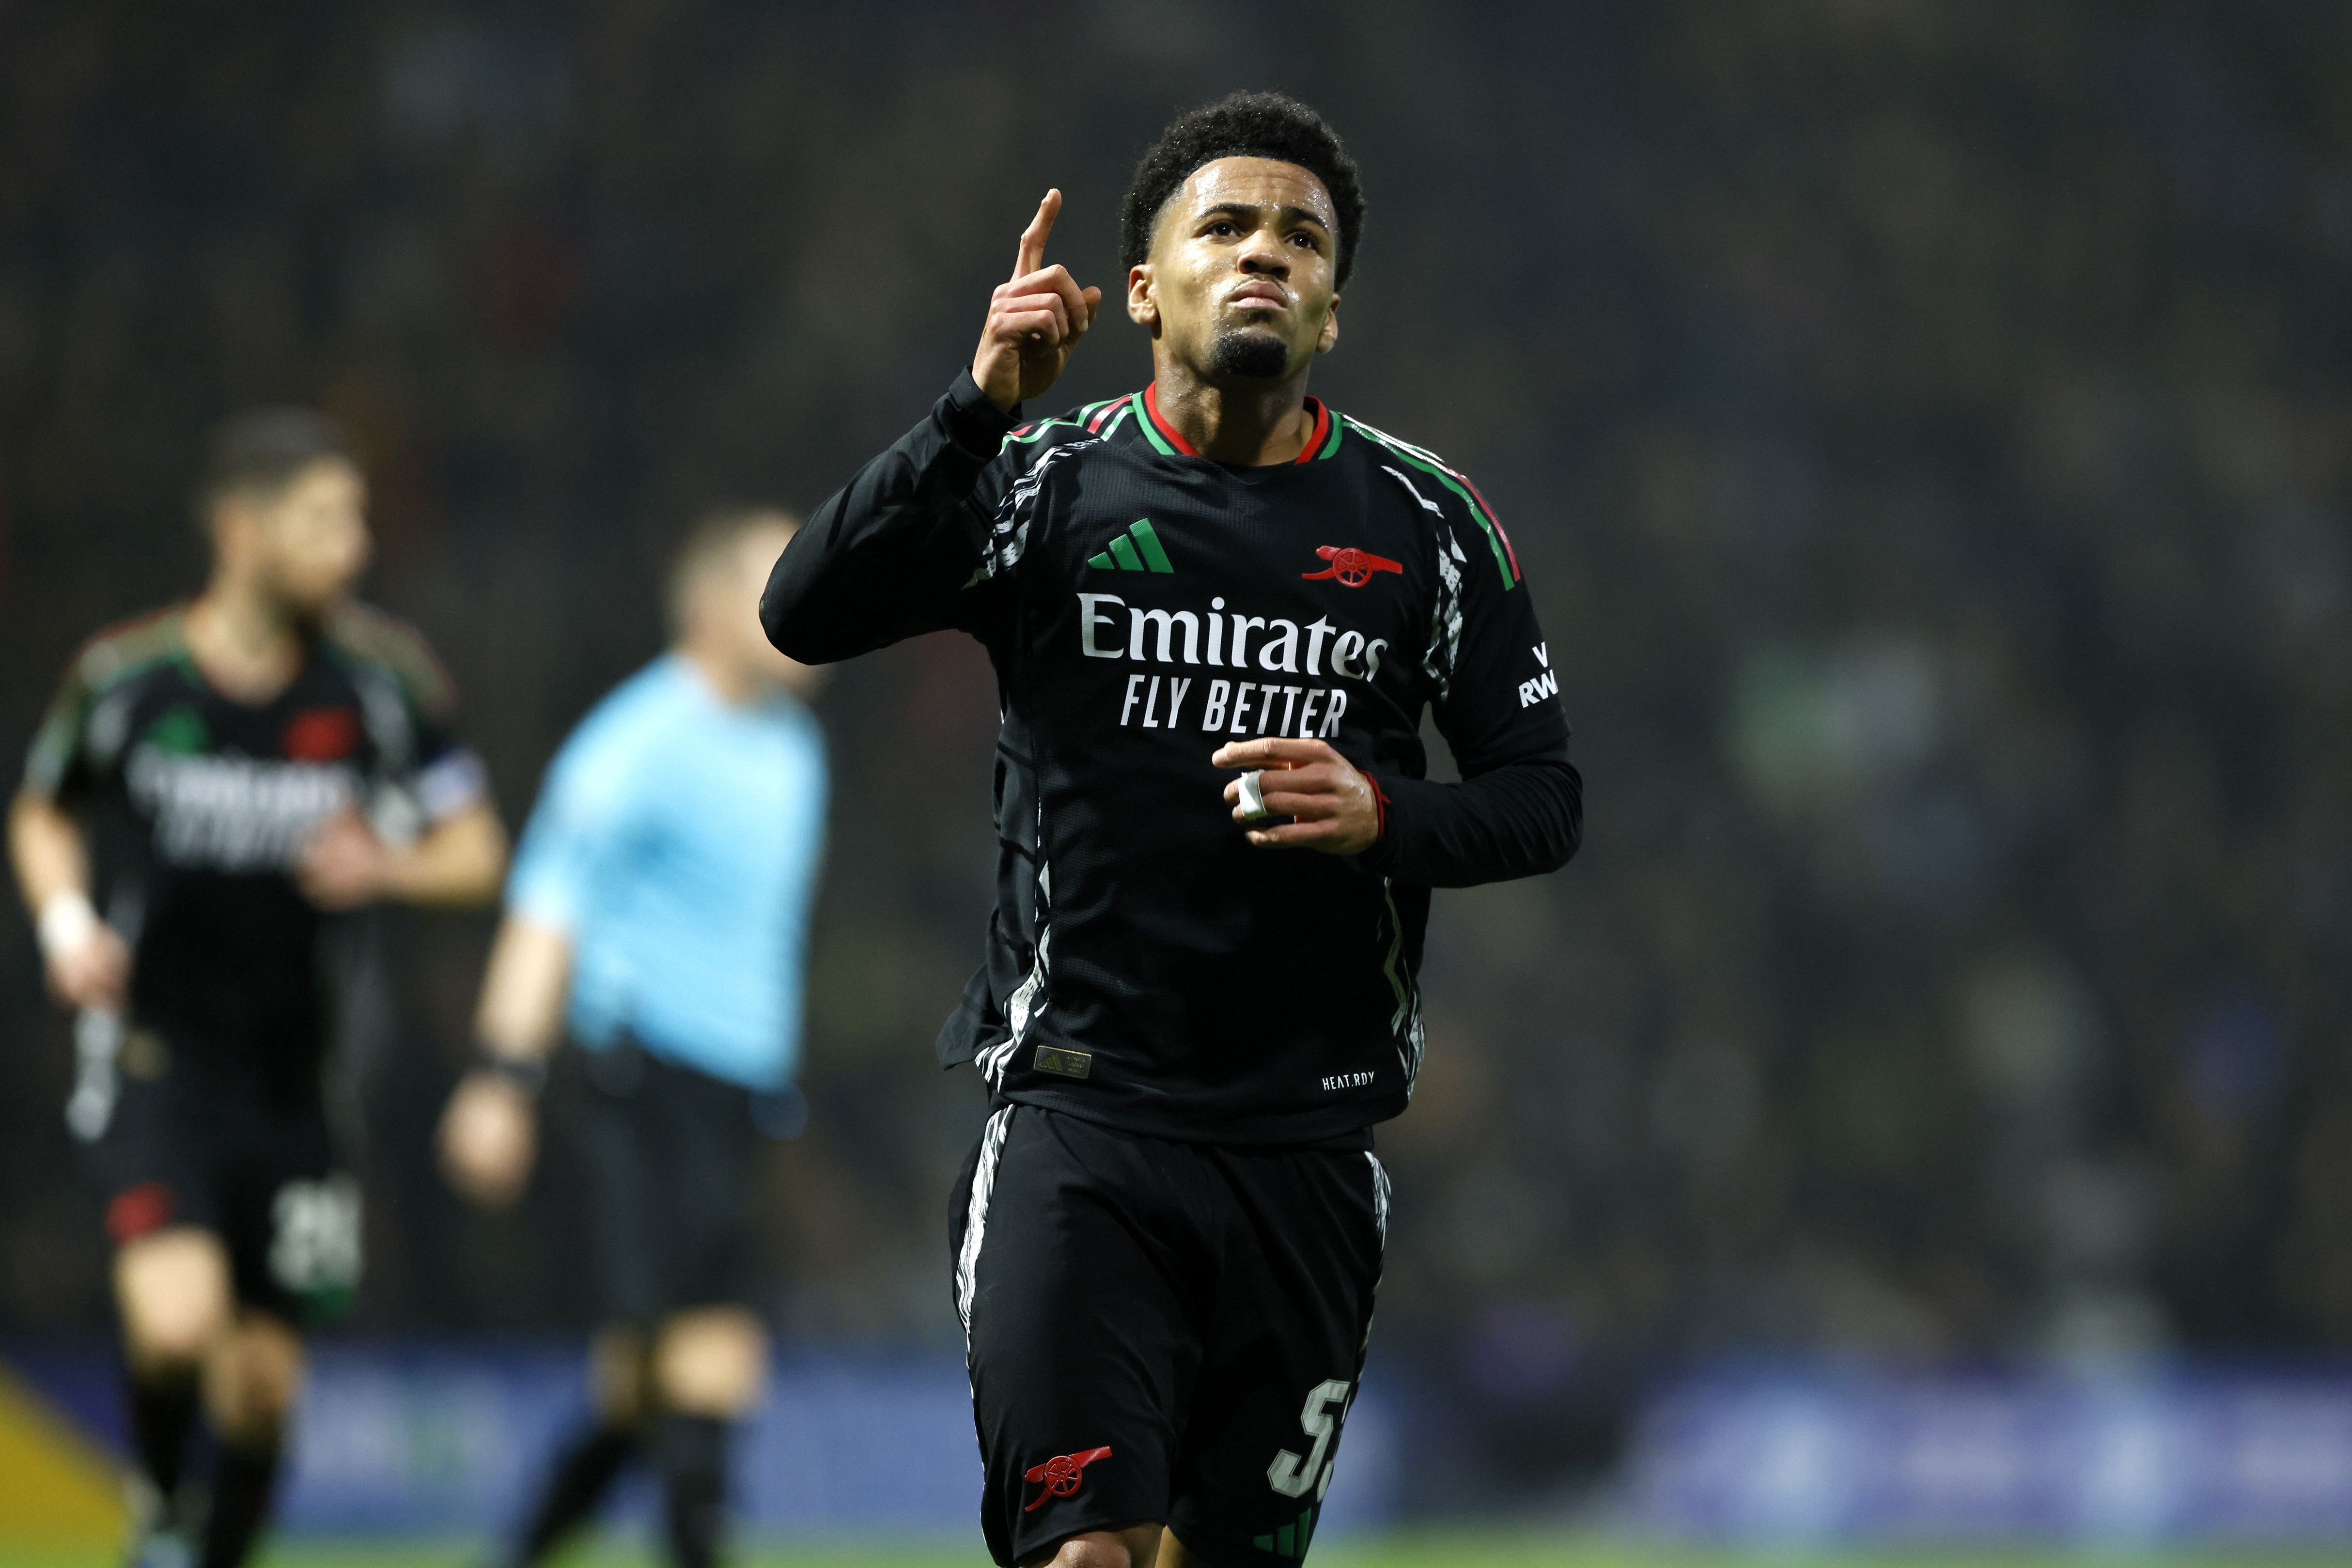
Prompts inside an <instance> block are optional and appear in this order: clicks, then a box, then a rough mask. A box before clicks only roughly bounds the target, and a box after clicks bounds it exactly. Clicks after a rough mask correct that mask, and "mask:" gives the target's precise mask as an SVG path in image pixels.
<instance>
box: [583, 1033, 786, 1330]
mask: <svg viewBox="0 0 2352 1568" xmlns="http://www.w3.org/2000/svg"><path fill="white" fill-rule="evenodd" d="M579 1057H580V1061H581V1065H582V1068H583V1071H581V1072H580V1073H579V1074H578V1075H577V1076H576V1079H575V1080H574V1083H575V1092H574V1093H573V1096H572V1099H573V1104H572V1116H571V1118H570V1120H571V1122H572V1130H573V1132H574V1134H576V1141H577V1145H578V1148H579V1152H580V1156H581V1163H582V1165H583V1166H584V1167H585V1168H586V1171H587V1177H588V1200H589V1203H588V1229H589V1243H590V1252H591V1256H592V1257H593V1260H594V1265H595V1282H596V1306H597V1311H598V1313H599V1314H600V1317H601V1321H603V1322H607V1323H621V1324H628V1325H632V1326H635V1327H638V1328H645V1329H649V1328H651V1327H652V1326H653V1325H654V1324H655V1323H656V1322H659V1321H660V1320H661V1319H662V1318H664V1317H667V1316H668V1315H669V1314H670V1313H672V1312H684V1311H687V1310H688V1309H690V1308H694V1307H717V1306H740V1305H745V1304H748V1303H749V1302H750V1301H751V1296H752V1291H753V1287H754V1285H755V1284H756V1282H757V1272H758V1270H757V1262H758V1259H757V1249H756V1247H755V1245H754V1238H753V1236H752V1234H751V1188H752V1184H753V1180H754V1178H755V1176H757V1167H758V1163H759V1152H760V1149H761V1146H762V1145H763V1144H764V1143H765V1142H766V1136H765V1134H764V1133H763V1127H771V1128H772V1125H773V1123H774V1119H775V1116H776V1105H777V1101H776V1099H775V1097H774V1096H770V1095H763V1094H760V1093H757V1092H753V1091H752V1090H750V1089H747V1088H745V1087H743V1086H742V1085H741V1084H739V1083H730V1082H727V1081H725V1080H724V1079H719V1078H714V1077H712V1076H710V1075H709V1073H706V1072H698V1071H696V1070H694V1069H693V1068H691V1067H687V1066H683V1065H681V1064H680V1063H678V1062H676V1061H669V1060H668V1059H667V1058H665V1057H661V1056H657V1055H655V1054H654V1053H653V1052H651V1051H647V1050H646V1049H645V1048H644V1047H643V1046H641V1045H639V1044H637V1043H636V1042H635V1041H634V1040H627V1039H624V1040H621V1041H620V1042H618V1043H617V1044H614V1045H613V1046H610V1047H607V1048H604V1049H601V1050H594V1051H590V1050H583V1051H580V1052H579Z"/></svg>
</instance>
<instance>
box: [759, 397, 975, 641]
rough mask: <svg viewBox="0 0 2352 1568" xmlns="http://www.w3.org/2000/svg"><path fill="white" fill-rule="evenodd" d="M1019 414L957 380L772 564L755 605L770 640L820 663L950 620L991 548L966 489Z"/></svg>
mask: <svg viewBox="0 0 2352 1568" xmlns="http://www.w3.org/2000/svg"><path fill="white" fill-rule="evenodd" d="M1014 417H1015V416H1014V415H1012V414H1007V413H1003V412H1002V411H1001V410H999V409H998V408H997V407H996V405H995V404H994V403H992V402H989V400H988V396H987V394H986V393H985V392H982V391H981V390H980V389H979V387H978V386H977V385H976V384H975V383H974V382H972V381H971V377H970V376H969V375H965V376H961V377H959V378H957V382H956V385H955V386H954V387H953V388H951V389H950V391H949V392H948V394H947V395H946V396H945V397H943V398H941V399H940V401H939V402H937V403H936V404H934V405H933V406H932V409H931V412H930V413H929V414H928V415H926V416H925V417H924V419H923V422H922V423H919V424H918V425H916V426H915V428H914V429H912V430H910V431H908V433H907V434H905V435H903V436H901V437H900V438H899V439H898V441H897V442H896V443H894V444H892V445H891V447H890V448H889V450H888V451H887V452H884V453H883V454H881V455H879V456H877V457H876V458H875V459H874V460H873V461H872V462H870V463H868V464H866V466H865V467H863V468H861V469H859V470H858V472H857V476H856V477H855V478H853V479H852V480H851V481H850V482H849V483H848V485H847V486H845V487H844V488H843V489H842V490H841V491H840V492H839V493H837V494H836V495H835V496H833V497H831V498H829V499H828V500H826V502H825V503H824V505H823V506H821V507H818V508H817V509H816V512H815V514H814V516H812V517H810V518H809V520H808V522H807V523H806V524H805V525H804V526H803V528H801V530H800V532H799V533H798V534H796V535H794V536H793V542H792V543H791V544H790V545H789V546H788V547H786V549H785V550H784V553H783V554H782V556H781V557H779V558H778V559H777V561H776V566H775V570H774V571H773V572H772V573H771V574H770V576H769V579H768V590H767V592H766V593H765V594H763V595H762V596H761V600H760V623H761V626H763V627H764V628H766V630H767V633H768V641H769V642H771V643H774V644H775V646H776V648H777V650H778V651H779V652H781V653H784V654H786V655H787V656H789V657H791V658H794V659H798V660H800V661H801V662H802V663H803V664H830V663H832V662H833V661H834V660H836V659H845V658H849V657H851V656H852V655H854V654H857V653H868V652H871V651H872V650H874V649H876V648H879V647H882V646H885V645H886V644H887V643H894V642H897V641H898V640H900V639H901V638H905V637H909V636H914V635H917V634H918V633H920V632H930V631H937V630H940V629H941V628H943V627H946V626H948V625H950V624H953V614H954V600H955V596H956V594H957V593H958V592H959V591H961V587H962V585H963V584H964V583H965V582H966V581H968V580H970V578H971V573H972V571H973V570H974V569H975V568H976V567H977V566H978V565H979V564H980V561H981V558H982V550H983V549H984V548H985V547H986V544H987V538H988V525H987V522H986V519H985V518H983V517H980V516H979V515H978V513H977V512H976V511H975V509H974V507H973V506H972V504H971V497H972V491H973V489H974V487H975V486H977V485H978V483H979V481H980V477H981V473H982V469H984V468H985V467H987V465H988V464H989V463H990V461H991V460H992V459H993V458H994V457H995V456H996V453H997V448H998V446H999V445H1000V444H1002V443H1003V438H1004V434H1005V432H1007V431H1008V430H1010V429H1012V428H1013V421H1014Z"/></svg>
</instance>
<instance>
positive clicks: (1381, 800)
mask: <svg viewBox="0 0 2352 1568" xmlns="http://www.w3.org/2000/svg"><path fill="white" fill-rule="evenodd" d="M1364 782H1365V783H1367V784H1369V785H1370V786H1371V787H1372V815H1373V817H1374V819H1375V826H1374V830H1373V832H1372V842H1374V843H1379V842H1380V841H1381V840H1382V839H1385V838H1387V837H1388V836H1389V796H1388V791H1387V790H1385V789H1381V781H1380V780H1379V779H1375V778H1373V777H1372V776H1371V775H1370V774H1369V773H1367V774H1365V775H1364Z"/></svg>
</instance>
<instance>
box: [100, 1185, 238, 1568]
mask: <svg viewBox="0 0 2352 1568" xmlns="http://www.w3.org/2000/svg"><path fill="white" fill-rule="evenodd" d="M114 1292H115V1301H116V1304H117V1306H118V1308H119V1310H120V1311H121V1315H122V1339H123V1359H124V1361H125V1363H126V1364H127V1365H128V1368H129V1372H130V1385H131V1387H130V1415H131V1447H132V1448H133V1449H134V1451H135V1453H136V1456H137V1458H138V1461H139V1468H140V1470H141V1472H142V1475H143V1476H144V1478H145V1479H146V1482H147V1484H148V1486H149V1488H150V1489H152V1495H151V1496H150V1497H149V1498H147V1499H146V1500H143V1502H142V1507H141V1508H140V1510H139V1512H140V1513H141V1514H142V1516H143V1517H142V1518H140V1519H139V1520H138V1521H135V1522H136V1528H137V1530H138V1536H137V1538H136V1539H134V1541H133V1543H132V1546H131V1561H132V1562H133V1563H157V1564H158V1565H159V1568H160V1565H161V1564H163V1563H169V1562H173V1561H181V1562H184V1561H186V1560H188V1558H189V1557H190V1555H191V1552H192V1543H191V1542H189V1540H188V1538H187V1537H188V1531H189V1529H190V1527H191V1526H192V1524H193V1523H194V1521H192V1520H191V1519H190V1518H189V1517H188V1508H187V1500H186V1498H185V1495H184V1492H183V1490H182V1488H181V1479H182V1476H183V1473H184V1468H185V1466H186V1463H187V1452H188V1437H189V1435H190V1433H191V1431H192V1430H193V1429H194V1426H195V1419H196V1408H197V1402H198V1399H199V1397H200V1388H201V1385H202V1377H203V1369H204V1364H205V1355H206V1353H207V1352H208V1351H209V1350H210V1349H211V1348H212V1346H213V1345H214V1344H215V1343H217V1342H218V1340H219V1339H220V1337H221V1336H222V1334H223V1333H226V1329H227V1325H228V1318H229V1269H228V1253H227V1250H226V1249H225V1248H224V1247H223V1246H222V1245H221V1241H220V1238H218V1237H217V1236H215V1235H214V1234H213V1233H212V1232H211V1231H209V1230H202V1229H198V1228H195V1227H194V1226H174V1227H173V1228H170V1229H167V1230H158V1231H155V1232H152V1234H149V1235H146V1236H142V1237H140V1238H139V1239H136V1240H134V1241H131V1242H128V1243H126V1244H125V1245H124V1246H123V1247H122V1249H121V1250H120V1251H118V1252H117V1253H116V1254H115V1257H114Z"/></svg>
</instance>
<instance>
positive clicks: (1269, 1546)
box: [1250, 1503, 1318, 1562]
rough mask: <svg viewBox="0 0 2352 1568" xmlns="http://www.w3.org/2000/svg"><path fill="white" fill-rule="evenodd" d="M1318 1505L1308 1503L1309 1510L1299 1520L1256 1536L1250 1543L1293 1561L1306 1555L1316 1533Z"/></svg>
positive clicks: (1263, 1550)
mask: <svg viewBox="0 0 2352 1568" xmlns="http://www.w3.org/2000/svg"><path fill="white" fill-rule="evenodd" d="M1317 1507H1318V1505H1317V1504H1313V1503H1310V1504H1308V1505H1307V1511H1305V1512H1303V1513H1301V1514H1300V1515H1299V1516H1298V1517H1297V1520H1295V1521H1292V1522H1291V1523H1288V1524H1286V1525H1284V1526H1283V1527H1282V1528H1281V1529H1279V1530H1277V1531H1275V1532H1274V1533H1273V1534H1272V1535H1261V1536H1258V1537H1256V1538H1255V1539H1254V1540H1252V1541H1251V1542H1250V1544H1251V1545H1252V1546H1255V1547H1256V1548H1257V1549H1258V1550H1259V1551H1260V1552H1273V1553H1274V1554H1275V1555H1276V1556H1277V1557H1287V1558H1289V1559H1291V1560H1292V1561H1293V1562H1296V1561H1297V1560H1298V1559H1299V1558H1302V1557H1304V1556H1306V1555H1307V1542H1308V1541H1309V1540H1310V1539H1311V1538H1312V1537H1313V1536H1314V1534H1315V1511H1316V1508H1317Z"/></svg>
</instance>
